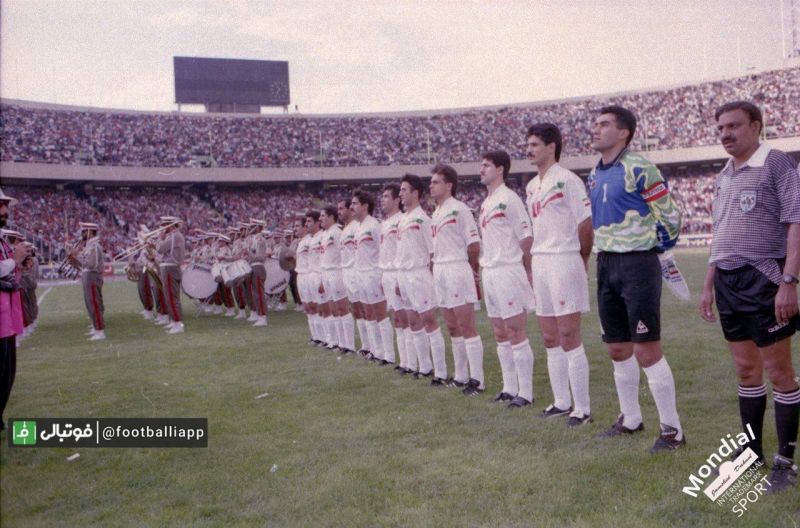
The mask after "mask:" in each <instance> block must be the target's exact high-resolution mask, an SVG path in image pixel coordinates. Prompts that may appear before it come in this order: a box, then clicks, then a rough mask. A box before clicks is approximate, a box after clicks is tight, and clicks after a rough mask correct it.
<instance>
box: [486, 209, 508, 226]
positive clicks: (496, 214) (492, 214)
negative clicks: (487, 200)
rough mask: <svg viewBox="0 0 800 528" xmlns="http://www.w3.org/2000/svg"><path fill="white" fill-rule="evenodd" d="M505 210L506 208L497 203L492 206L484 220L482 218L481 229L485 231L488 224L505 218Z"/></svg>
mask: <svg viewBox="0 0 800 528" xmlns="http://www.w3.org/2000/svg"><path fill="white" fill-rule="evenodd" d="M506 208H507V206H506V204H504V203H499V204H497V205H496V206H494V208H492V210H490V211H489V212H488V213H486V218H484V219H483V221H482V222H481V227H482V228H484V229H485V228H486V226H487V225H489V222H491V221H492V220H494V219H495V218H505V216H506V212H505V211H506Z"/></svg>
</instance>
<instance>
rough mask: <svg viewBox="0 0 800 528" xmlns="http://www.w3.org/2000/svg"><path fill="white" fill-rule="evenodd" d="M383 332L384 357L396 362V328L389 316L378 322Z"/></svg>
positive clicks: (390, 361)
mask: <svg viewBox="0 0 800 528" xmlns="http://www.w3.org/2000/svg"><path fill="white" fill-rule="evenodd" d="M378 327H379V328H380V332H381V343H382V344H383V358H382V359H385V360H386V361H388V362H389V363H394V330H393V329H392V322H391V321H390V320H389V318H388V317H387V318H386V319H384V320H383V321H381V322H379V323H378Z"/></svg>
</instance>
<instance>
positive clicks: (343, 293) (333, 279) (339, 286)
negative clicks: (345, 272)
mask: <svg viewBox="0 0 800 528" xmlns="http://www.w3.org/2000/svg"><path fill="white" fill-rule="evenodd" d="M322 286H323V287H324V288H325V293H323V294H322V297H323V298H324V299H325V302H327V301H339V300H341V299H346V298H347V288H345V285H344V280H342V270H338V269H331V270H325V271H323V272H322Z"/></svg>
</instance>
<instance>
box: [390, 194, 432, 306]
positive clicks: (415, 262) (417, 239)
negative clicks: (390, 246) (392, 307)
mask: <svg viewBox="0 0 800 528" xmlns="http://www.w3.org/2000/svg"><path fill="white" fill-rule="evenodd" d="M431 253H433V229H432V227H431V219H430V217H429V216H428V215H427V214H425V211H423V210H422V207H420V206H419V205H418V206H417V207H415V208H414V209H412V210H411V211H408V212H406V213H405V214H404V215H403V217H402V218H401V219H400V224H399V226H398V240H397V254H396V255H395V260H394V264H395V267H396V268H397V270H398V272H397V282H398V284H399V285H400V298H401V299H402V302H403V303H405V305H406V306H407V307H410V309H411V310H414V311H415V312H417V313H423V312H427V311H428V310H431V309H433V308H436V306H437V305H436V296H435V293H434V290H435V287H434V284H433V275H432V274H431V272H430V267H429V266H430V263H431Z"/></svg>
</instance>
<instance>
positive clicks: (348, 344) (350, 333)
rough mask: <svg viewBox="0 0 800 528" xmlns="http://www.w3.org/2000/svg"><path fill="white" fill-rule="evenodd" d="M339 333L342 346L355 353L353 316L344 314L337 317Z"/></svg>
mask: <svg viewBox="0 0 800 528" xmlns="http://www.w3.org/2000/svg"><path fill="white" fill-rule="evenodd" d="M339 331H340V332H341V335H342V346H344V347H345V348H347V349H348V350H353V351H355V349H356V335H355V320H354V319H353V314H350V313H348V314H345V315H342V316H341V317H339Z"/></svg>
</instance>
